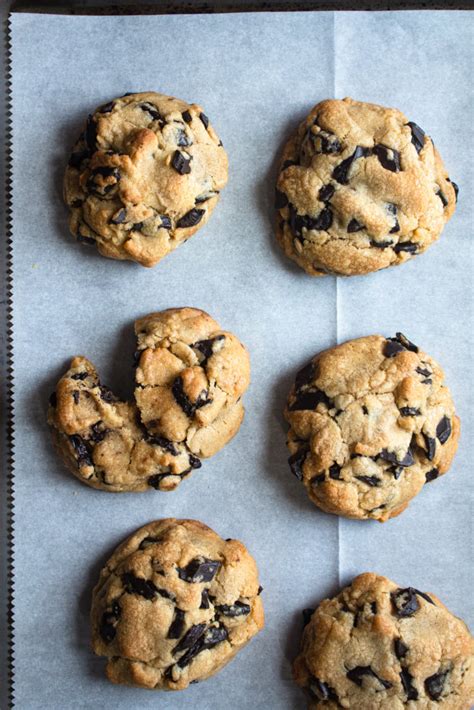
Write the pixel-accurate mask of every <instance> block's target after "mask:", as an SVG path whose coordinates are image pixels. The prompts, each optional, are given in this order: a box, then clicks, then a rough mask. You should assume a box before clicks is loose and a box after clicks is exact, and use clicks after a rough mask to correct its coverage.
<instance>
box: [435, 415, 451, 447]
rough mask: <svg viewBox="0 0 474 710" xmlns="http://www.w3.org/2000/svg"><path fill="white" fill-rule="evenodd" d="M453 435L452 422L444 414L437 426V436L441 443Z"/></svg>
mask: <svg viewBox="0 0 474 710" xmlns="http://www.w3.org/2000/svg"><path fill="white" fill-rule="evenodd" d="M450 436H451V422H450V420H449V419H448V417H446V416H444V417H443V418H442V419H441V420H440V422H439V424H438V426H437V427H436V438H437V439H438V441H439V443H440V444H445V443H446V442H447V440H448V439H449V437H450Z"/></svg>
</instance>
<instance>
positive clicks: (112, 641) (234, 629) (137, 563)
mask: <svg viewBox="0 0 474 710" xmlns="http://www.w3.org/2000/svg"><path fill="white" fill-rule="evenodd" d="M260 591H261V588H260V587H259V583H258V572H257V567H256V564H255V561H254V559H253V558H252V557H251V556H250V554H249V553H248V551H247V549H246V548H245V546H244V545H243V544H242V543H241V542H238V541H237V540H227V541H225V540H223V539H222V538H221V537H219V535H217V534H216V533H215V532H214V531H213V530H211V529H210V528H208V527H207V526H206V525H203V524H202V523H200V522H198V521H194V520H175V519H167V520H159V521H156V522H154V523H150V524H149V525H145V527H143V528H141V529H140V530H138V531H137V532H136V533H134V534H133V535H132V536H131V537H130V538H129V539H128V540H126V541H125V542H124V543H123V544H122V545H120V547H119V548H117V550H116V551H115V552H114V554H113V555H112V557H111V558H110V559H109V561H108V562H107V565H106V566H105V568H104V569H103V570H102V572H101V575H100V579H99V582H98V584H97V586H96V587H95V589H94V592H93V600H92V612H91V622H92V645H93V649H94V651H95V653H97V654H98V655H100V656H105V657H106V658H107V668H106V672H107V677H108V678H109V680H111V681H112V682H114V683H124V684H127V685H135V686H140V687H144V688H154V689H164V690H183V689H184V688H186V687H187V686H188V685H189V684H190V683H192V682H197V681H201V680H204V679H205V678H208V677H209V676H211V675H213V674H214V673H216V672H217V671H218V670H220V669H221V668H222V667H223V666H224V665H225V664H226V663H228V662H229V661H230V660H231V659H232V658H233V657H234V656H235V654H236V653H237V652H238V651H239V650H240V649H241V648H242V647H243V646H244V645H245V644H246V643H247V642H248V641H250V639H251V638H252V637H253V636H255V634H257V633H258V632H259V631H260V630H261V629H262V628H263V605H262V601H261V598H260V596H259V594H260Z"/></svg>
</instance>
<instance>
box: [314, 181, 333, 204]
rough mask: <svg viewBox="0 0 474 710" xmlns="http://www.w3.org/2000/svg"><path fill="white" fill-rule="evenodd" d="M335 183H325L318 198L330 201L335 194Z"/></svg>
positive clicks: (322, 200)
mask: <svg viewBox="0 0 474 710" xmlns="http://www.w3.org/2000/svg"><path fill="white" fill-rule="evenodd" d="M334 189H335V188H334V185H323V186H322V187H321V188H320V189H319V192H318V200H320V201H321V202H328V201H329V200H330V199H331V197H332V196H333V195H334Z"/></svg>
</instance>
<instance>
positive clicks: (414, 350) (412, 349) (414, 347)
mask: <svg viewBox="0 0 474 710" xmlns="http://www.w3.org/2000/svg"><path fill="white" fill-rule="evenodd" d="M395 338H396V340H398V342H399V343H401V344H402V345H403V347H404V348H406V349H407V350H410V352H412V353H417V352H418V346H417V345H415V344H414V343H412V342H411V341H410V340H408V338H407V337H406V335H403V333H395Z"/></svg>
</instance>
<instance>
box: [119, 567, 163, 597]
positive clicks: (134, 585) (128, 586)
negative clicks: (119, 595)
mask: <svg viewBox="0 0 474 710" xmlns="http://www.w3.org/2000/svg"><path fill="white" fill-rule="evenodd" d="M122 583H123V585H124V587H125V591H126V592H127V593H128V594H139V595H140V596H141V597H144V598H145V599H148V600H151V599H154V598H155V597H156V595H157V594H158V589H157V588H156V586H155V585H154V584H153V582H152V581H151V580H150V579H143V578H142V577H135V575H134V574H133V573H132V572H125V573H124V574H122Z"/></svg>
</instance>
